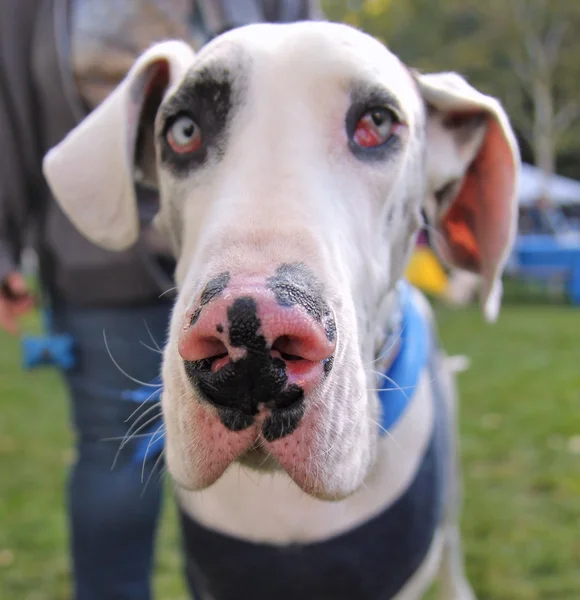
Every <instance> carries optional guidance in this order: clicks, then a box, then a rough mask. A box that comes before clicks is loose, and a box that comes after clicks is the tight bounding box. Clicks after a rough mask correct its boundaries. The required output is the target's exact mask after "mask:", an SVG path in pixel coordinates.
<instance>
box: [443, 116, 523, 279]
mask: <svg viewBox="0 0 580 600" xmlns="http://www.w3.org/2000/svg"><path fill="white" fill-rule="evenodd" d="M514 184H515V168H514V163H513V156H512V152H511V150H510V147H509V145H508V143H507V141H506V139H505V137H504V134H503V132H502V129H501V126H500V125H499V123H498V122H497V121H496V120H495V119H490V121H489V126H488V131H487V134H486V136H485V139H484V141H483V143H482V145H481V148H480V150H479V153H478V155H477V157H476V158H475V160H474V161H473V163H472V164H471V166H470V167H469V169H468V171H467V173H466V175H465V179H464V182H463V185H462V187H461V190H460V192H459V194H458V195H457V197H456V198H455V200H454V201H453V204H452V205H451V207H450V208H449V210H448V211H447V213H446V214H445V215H444V217H443V219H442V221H441V225H440V226H441V230H442V232H443V234H444V236H445V237H446V239H447V241H448V244H449V251H450V253H451V256H450V258H451V259H452V261H453V263H454V264H455V265H457V266H458V267H460V268H462V269H466V270H469V271H475V272H479V273H481V275H483V276H484V277H485V278H486V279H488V280H491V279H493V278H495V276H496V274H497V273H496V272H497V270H498V268H501V262H502V259H503V255H504V253H505V252H506V250H507V248H508V245H509V242H510V235H511V228H512V219H513V211H514V210H515V209H516V208H517V207H515V206H514V205H513V198H512V196H513V191H514Z"/></svg>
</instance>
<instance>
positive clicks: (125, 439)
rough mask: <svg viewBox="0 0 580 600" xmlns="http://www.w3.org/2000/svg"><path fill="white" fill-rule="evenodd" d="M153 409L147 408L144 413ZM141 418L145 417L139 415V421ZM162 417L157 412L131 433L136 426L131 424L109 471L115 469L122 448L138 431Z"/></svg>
mask: <svg viewBox="0 0 580 600" xmlns="http://www.w3.org/2000/svg"><path fill="white" fill-rule="evenodd" d="M153 408H157V407H156V406H152V407H151V408H149V409H148V410H147V411H146V412H149V411H151V410H152V409H153ZM143 416H145V415H141V416H140V417H139V418H140V419H141V418H142V417H143ZM162 416H163V415H162V414H161V412H159V413H158V414H156V415H154V416H153V417H151V418H150V419H149V420H148V421H146V422H145V423H143V424H142V425H140V426H139V427H138V428H137V429H135V430H134V431H133V432H131V429H132V428H133V427H134V426H135V425H136V423H137V422H136V423H133V425H131V427H130V428H129V430H128V431H127V433H126V435H125V437H124V438H123V441H122V442H121V443H120V444H119V448H118V450H117V452H116V454H115V458H114V459H113V464H112V466H111V470H112V469H114V468H115V465H116V464H117V460H118V458H119V455H120V453H121V450H123V448H124V447H125V446H126V445H127V444H128V443H129V442H130V441H131V440H132V439H133V436H134V435H135V434H136V433H139V432H140V431H142V430H143V429H144V428H145V427H147V426H148V425H150V424H151V423H154V422H155V421H156V420H157V419H160V418H161V417H162Z"/></svg>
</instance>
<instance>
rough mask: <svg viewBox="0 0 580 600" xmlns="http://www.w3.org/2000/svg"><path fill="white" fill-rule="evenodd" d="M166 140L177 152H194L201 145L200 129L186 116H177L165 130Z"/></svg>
mask: <svg viewBox="0 0 580 600" xmlns="http://www.w3.org/2000/svg"><path fill="white" fill-rule="evenodd" d="M166 137H167V142H168V144H169V145H170V146H171V149H172V150H173V151H174V152H177V153H178V154H187V153H190V152H195V151H196V150H198V149H199V147H200V146H201V131H200V129H199V127H198V126H197V124H196V122H195V121H194V120H193V119H192V118H191V117H188V116H185V115H183V116H181V117H178V118H177V119H176V120H175V121H174V123H173V124H172V125H171V127H169V129H168V130H167V134H166Z"/></svg>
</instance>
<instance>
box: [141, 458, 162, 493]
mask: <svg viewBox="0 0 580 600" xmlns="http://www.w3.org/2000/svg"><path fill="white" fill-rule="evenodd" d="M164 457H165V450H162V451H161V454H160V455H159V456H158V457H157V460H156V461H155V463H154V464H153V467H152V468H151V472H150V473H149V477H147V481H146V482H145V485H144V487H143V491H142V492H141V497H143V496H144V495H145V492H146V491H147V487H148V486H149V482H150V481H151V478H152V477H153V475H154V473H155V470H156V469H157V467H158V466H159V465H160V464H161V461H162V460H163V458H164ZM164 472H165V471H164V469H163V468H162V469H160V472H159V479H158V481H161V478H162V477H163V474H164Z"/></svg>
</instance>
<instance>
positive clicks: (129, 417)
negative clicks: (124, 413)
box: [124, 390, 160, 423]
mask: <svg viewBox="0 0 580 600" xmlns="http://www.w3.org/2000/svg"><path fill="white" fill-rule="evenodd" d="M157 392H158V390H153V391H152V392H151V393H150V394H149V396H147V398H145V400H143V402H140V403H139V406H137V408H136V409H135V410H134V411H133V412H132V413H131V414H130V415H129V416H128V417H127V418H126V419H125V421H124V422H125V423H127V422H128V421H130V420H131V419H132V418H133V417H134V416H135V415H136V414H137V413H138V412H139V410H141V408H143V406H145V404H148V403H149V402H150V401H151V398H152V397H153V396H154V395H155V394H156V393H157ZM159 404H160V402H159V401H156V402H155V404H154V405H153V406H158V405H159Z"/></svg>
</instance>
